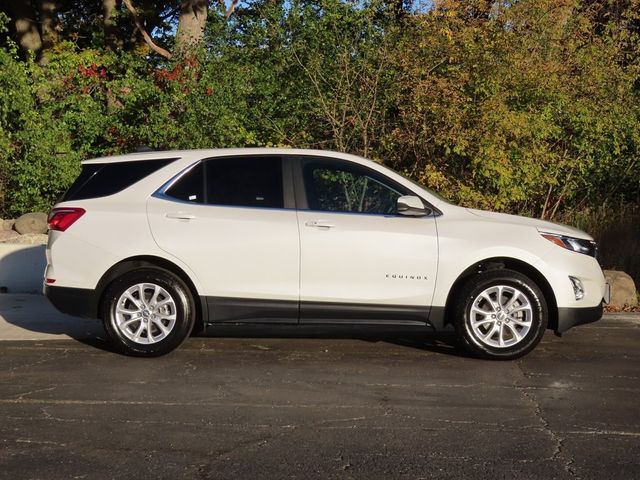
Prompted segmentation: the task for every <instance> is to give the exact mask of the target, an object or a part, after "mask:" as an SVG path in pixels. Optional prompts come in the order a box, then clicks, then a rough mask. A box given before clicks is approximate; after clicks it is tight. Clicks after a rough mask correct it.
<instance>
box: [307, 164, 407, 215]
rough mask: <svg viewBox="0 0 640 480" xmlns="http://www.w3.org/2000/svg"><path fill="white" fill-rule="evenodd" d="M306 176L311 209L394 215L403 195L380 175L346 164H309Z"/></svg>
mask: <svg viewBox="0 0 640 480" xmlns="http://www.w3.org/2000/svg"><path fill="white" fill-rule="evenodd" d="M304 178H305V187H306V190H307V201H308V203H309V208H311V209H312V210H321V211H327V212H352V213H377V214H395V213H396V208H397V207H396V202H397V200H398V197H400V196H402V195H403V194H402V193H401V192H399V191H398V190H396V189H395V188H393V187H391V186H389V185H387V184H386V183H384V182H383V180H382V179H381V178H379V177H378V176H377V175H375V174H373V173H367V172H365V171H362V170H360V169H358V168H357V167H356V168H352V167H350V166H347V165H345V166H340V165H336V164H322V163H320V164H316V163H310V164H307V165H306V166H305V167H304Z"/></svg>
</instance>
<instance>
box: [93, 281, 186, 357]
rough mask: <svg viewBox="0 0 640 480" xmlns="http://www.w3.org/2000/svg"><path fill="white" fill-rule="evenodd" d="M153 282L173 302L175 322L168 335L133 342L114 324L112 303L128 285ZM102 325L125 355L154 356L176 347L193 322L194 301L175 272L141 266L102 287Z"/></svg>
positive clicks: (113, 304)
mask: <svg viewBox="0 0 640 480" xmlns="http://www.w3.org/2000/svg"><path fill="white" fill-rule="evenodd" d="M138 283H155V284H157V285H159V286H161V287H162V288H164V289H165V290H166V291H167V292H168V293H169V295H171V296H172V297H173V299H174V300H175V302H176V324H175V326H174V327H173V330H172V331H171V333H169V335H168V336H167V337H166V338H164V339H162V340H160V341H159V342H157V343H152V344H149V345H144V344H139V343H135V342H133V341H131V340H129V339H128V338H126V337H125V336H124V335H123V334H122V332H121V331H120V330H119V329H118V328H117V327H116V326H115V324H114V318H115V317H114V313H115V307H116V302H117V301H118V299H119V298H120V296H121V295H122V293H123V292H124V291H125V290H127V289H128V288H129V287H131V286H132V285H136V284H138ZM100 310H101V318H102V321H103V324H104V328H105V330H106V332H107V334H108V336H109V339H110V340H111V342H112V344H113V345H114V347H115V348H116V349H117V350H118V351H120V352H122V353H124V354H127V355H133V356H140V357H156V356H160V355H165V354H167V353H169V352H171V351H172V350H174V349H176V348H177V347H179V346H180V345H181V344H182V342H184V341H185V340H186V339H187V338H188V337H189V335H190V334H191V330H192V329H193V326H194V324H195V308H194V301H193V297H192V295H191V292H190V290H189V288H188V287H187V286H186V285H185V284H184V282H183V281H182V280H181V279H180V278H179V277H177V276H176V275H174V274H172V273H171V272H168V271H166V270H163V269H160V268H157V269H156V268H141V269H138V270H134V271H131V272H128V273H126V274H124V275H122V276H120V277H118V278H117V279H116V280H114V281H113V282H111V284H109V286H108V287H107V288H106V289H105V292H104V295H103V296H102V301H101V305H100Z"/></svg>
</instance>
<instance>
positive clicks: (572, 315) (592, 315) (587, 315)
mask: <svg viewBox="0 0 640 480" xmlns="http://www.w3.org/2000/svg"><path fill="white" fill-rule="evenodd" d="M602 312H603V307H602V303H600V305H597V306H595V307H586V308H575V307H574V308H571V307H570V308H566V307H564V308H558V326H557V328H556V330H555V333H556V334H558V335H562V334H563V333H564V332H566V331H567V330H569V329H570V328H572V327H575V326H576V325H583V324H585V323H591V322H596V321H598V320H600V319H601V318H602Z"/></svg>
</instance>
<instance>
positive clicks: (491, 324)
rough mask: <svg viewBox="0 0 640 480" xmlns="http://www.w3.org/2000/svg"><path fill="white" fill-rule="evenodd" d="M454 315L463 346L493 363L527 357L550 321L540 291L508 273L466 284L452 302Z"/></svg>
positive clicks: (487, 274)
mask: <svg viewBox="0 0 640 480" xmlns="http://www.w3.org/2000/svg"><path fill="white" fill-rule="evenodd" d="M498 299H500V302H498V301H497V300H498ZM453 313H454V322H455V323H454V325H455V329H456V333H457V335H458V338H459V340H460V342H461V343H462V346H463V347H464V348H465V349H466V350H467V351H468V352H469V353H471V354H472V355H474V356H477V357H481V358H487V359H493V360H513V359H515V358H519V357H522V356H523V355H526V354H527V353H529V352H530V351H531V350H533V349H534V348H535V346H536V345H537V344H538V343H539V342H540V340H541V339H542V337H543V335H544V332H545V330H546V328H547V322H548V318H549V312H548V307H547V302H546V300H545V298H544V295H543V294H542V291H541V290H540V288H539V287H538V286H537V285H536V284H535V283H534V282H533V281H532V280H531V279H530V278H528V277H526V276H525V275H522V274H521V273H519V272H515V271H513V270H507V269H500V270H491V271H488V272H483V273H480V274H478V275H476V276H474V277H472V278H471V279H470V280H468V281H467V283H465V284H464V285H463V287H462V288H461V290H460V291H459V294H458V296H457V298H456V299H455V304H454V308H453Z"/></svg>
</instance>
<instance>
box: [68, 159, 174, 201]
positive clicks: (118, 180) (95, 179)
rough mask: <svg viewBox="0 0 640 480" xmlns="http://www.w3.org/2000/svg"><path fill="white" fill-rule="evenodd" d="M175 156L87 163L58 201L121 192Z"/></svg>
mask: <svg viewBox="0 0 640 480" xmlns="http://www.w3.org/2000/svg"><path fill="white" fill-rule="evenodd" d="M174 160H175V158H164V159H157V160H136V161H129V162H113V163H87V164H84V165H83V166H82V171H81V172H80V175H79V176H78V178H77V179H76V181H75V182H73V185H71V187H70V188H69V190H67V192H66V193H65V194H64V196H63V197H62V199H61V200H60V201H62V202H65V201H67V200H85V199H89V198H99V197H106V196H108V195H113V194H115V193H118V192H121V191H122V190H124V189H125V188H128V187H130V186H131V185H133V184H134V183H136V182H139V181H140V180H142V179H143V178H145V177H147V176H148V175H151V174H152V173H154V172H155V171H157V170H160V169H161V168H162V167H165V166H167V165H169V163H171V162H173V161H174Z"/></svg>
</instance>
